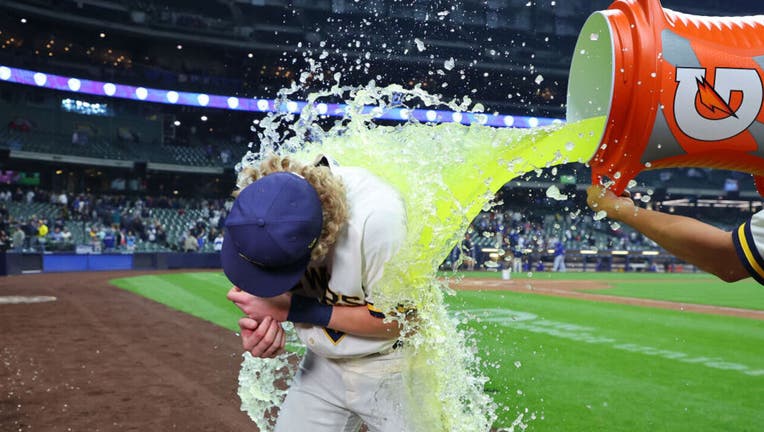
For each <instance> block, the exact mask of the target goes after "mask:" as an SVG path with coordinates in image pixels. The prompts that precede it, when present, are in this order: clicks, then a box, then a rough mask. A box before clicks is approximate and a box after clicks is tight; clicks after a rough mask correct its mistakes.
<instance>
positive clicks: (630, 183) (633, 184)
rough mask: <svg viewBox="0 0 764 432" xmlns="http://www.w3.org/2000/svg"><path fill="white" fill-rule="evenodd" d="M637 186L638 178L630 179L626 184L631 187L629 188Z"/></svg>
mask: <svg viewBox="0 0 764 432" xmlns="http://www.w3.org/2000/svg"><path fill="white" fill-rule="evenodd" d="M636 186H637V181H636V180H629V184H628V185H626V187H627V188H629V189H631V188H633V187H636Z"/></svg>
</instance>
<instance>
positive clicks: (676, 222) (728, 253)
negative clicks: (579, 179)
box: [587, 185, 764, 284]
mask: <svg viewBox="0 0 764 432" xmlns="http://www.w3.org/2000/svg"><path fill="white" fill-rule="evenodd" d="M587 203H588V204H589V207H591V208H592V210H594V211H596V212H599V211H605V212H607V217H608V218H610V219H613V220H616V221H618V222H622V223H625V224H626V225H629V226H630V227H632V228H634V229H636V230H637V231H639V232H641V233H642V234H644V235H646V236H647V237H649V238H650V239H651V240H653V241H654V242H656V243H658V245H660V246H661V247H662V248H664V249H666V250H667V251H668V252H670V253H671V254H673V255H674V256H676V257H677V258H679V259H681V260H684V261H686V262H688V263H691V264H694V265H695V266H697V267H698V268H700V269H702V270H704V271H706V272H708V273H711V274H714V275H716V276H718V277H719V278H720V279H722V280H723V281H725V282H735V281H738V280H741V279H745V278H747V277H749V276H753V277H754V278H755V279H756V280H757V281H758V282H759V283H762V284H764V259H762V255H764V212H759V213H756V214H755V215H753V216H752V217H751V219H749V220H748V221H747V222H746V223H744V224H743V225H741V226H740V227H739V228H738V229H737V230H735V231H733V232H732V233H730V232H727V231H724V230H721V229H719V228H716V227H714V226H712V225H709V224H706V223H703V222H701V221H698V220H696V219H693V218H689V217H685V216H679V215H672V214H667V213H662V212H659V211H655V210H648V209H643V208H638V207H637V206H635V205H634V201H632V199H631V198H630V197H629V196H628V194H625V195H623V196H616V195H615V194H614V193H613V192H612V191H610V190H609V189H605V188H603V187H602V186H597V185H595V186H590V187H589V189H588V190H587Z"/></svg>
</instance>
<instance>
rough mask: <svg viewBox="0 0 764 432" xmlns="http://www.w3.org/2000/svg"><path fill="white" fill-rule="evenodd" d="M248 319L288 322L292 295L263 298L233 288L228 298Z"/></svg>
mask: <svg viewBox="0 0 764 432" xmlns="http://www.w3.org/2000/svg"><path fill="white" fill-rule="evenodd" d="M226 297H227V298H228V300H231V301H232V302H233V303H234V304H235V305H236V306H237V307H238V308H239V309H241V311H242V312H244V313H245V314H247V316H248V317H250V318H252V319H254V320H256V321H263V320H264V319H265V318H266V317H271V318H273V319H274V320H276V321H278V322H282V321H286V320H287V315H289V306H290V305H291V304H292V295H291V294H290V293H285V294H281V295H278V296H276V297H270V298H262V297H257V296H253V295H252V294H250V293H248V292H246V291H242V290H241V289H239V288H238V287H233V288H231V289H230V290H229V291H228V295H227V296H226Z"/></svg>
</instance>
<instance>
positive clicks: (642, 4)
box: [567, 0, 764, 193]
mask: <svg viewBox="0 0 764 432" xmlns="http://www.w3.org/2000/svg"><path fill="white" fill-rule="evenodd" d="M762 10H764V6H762ZM763 79H764V16H761V15H759V16H751V17H701V16H695V15H688V14H683V13H678V12H674V11H672V10H668V9H664V8H663V7H662V6H661V4H660V1H659V0H617V1H616V2H615V3H613V4H612V5H611V6H610V8H609V9H607V10H604V11H599V12H595V13H594V14H592V15H591V17H589V19H588V20H587V21H586V23H585V24H584V27H583V29H582V31H581V34H580V35H579V38H578V42H577V44H576V51H575V53H574V56H573V62H572V65H571V71H570V82H569V90H568V108H567V118H568V121H569V122H575V121H579V120H584V119H588V118H595V117H606V118H607V122H606V123H603V124H604V129H603V130H601V131H595V132H594V133H601V135H602V138H601V142H600V146H599V148H598V149H597V150H596V152H595V154H594V155H593V157H592V158H591V160H590V161H589V164H590V165H591V168H592V180H593V181H594V182H603V183H605V184H609V185H611V188H612V189H613V190H614V192H616V193H620V192H621V191H623V189H624V188H625V187H626V185H627V184H628V182H629V181H630V180H631V179H633V178H634V177H636V176H637V174H639V172H640V171H642V170H645V169H655V168H668V167H706V168H719V169H730V170H737V171H746V172H749V173H751V174H753V175H754V176H756V185H757V188H758V189H759V192H762V191H764V182H763V181H762V180H761V178H762V177H761V176H763V175H764V112H762V102H763V101H764V91H763V90H762V80H763Z"/></svg>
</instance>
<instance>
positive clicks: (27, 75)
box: [0, 65, 564, 129]
mask: <svg viewBox="0 0 764 432" xmlns="http://www.w3.org/2000/svg"><path fill="white" fill-rule="evenodd" d="M0 80H2V81H5V82H10V83H15V84H20V85H27V86H35V87H42V88H47V89H51V90H59V91H64V92H70V93H71V92H77V93H80V94H89V95H95V96H108V97H114V98H120V99H130V100H138V101H142V102H153V103H161V104H176V105H183V106H191V107H207V108H217V109H224V110H235V111H246V112H285V113H295V114H297V113H300V112H301V111H302V109H303V108H304V107H305V105H307V102H304V101H286V102H283V101H278V100H274V99H256V98H240V97H236V96H224V95H212V94H204V93H192V92H183V91H177V90H169V89H155V88H149V87H140V86H130V85H125V84H116V83H108V82H103V81H92V80H86V79H81V78H76V77H66V76H61V75H53V74H46V73H43V72H38V71H31V70H28V69H19V68H12V67H8V66H3V65H0ZM75 88H76V90H74V89H75ZM316 108H317V111H318V113H319V114H320V115H323V116H327V117H343V116H344V115H345V112H346V110H347V108H348V105H346V104H327V103H319V104H316ZM375 109H377V110H378V108H376V107H365V108H363V109H362V110H361V112H362V113H363V114H372V113H373V114H374V118H376V119H379V120H394V121H407V120H409V119H413V120H416V121H418V122H421V123H460V124H463V125H471V124H481V125H486V126H491V127H498V128H505V127H513V128H521V129H525V128H533V127H537V126H551V125H557V124H562V123H564V121H563V120H560V119H554V118H546V117H525V116H511V115H504V114H484V113H467V112H452V111H446V110H431V109H426V110H425V109H405V108H391V109H388V110H384V111H374V110H375Z"/></svg>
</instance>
